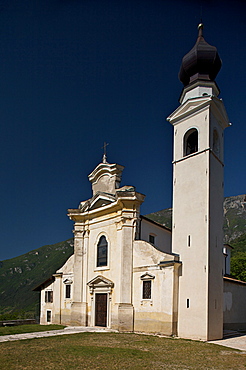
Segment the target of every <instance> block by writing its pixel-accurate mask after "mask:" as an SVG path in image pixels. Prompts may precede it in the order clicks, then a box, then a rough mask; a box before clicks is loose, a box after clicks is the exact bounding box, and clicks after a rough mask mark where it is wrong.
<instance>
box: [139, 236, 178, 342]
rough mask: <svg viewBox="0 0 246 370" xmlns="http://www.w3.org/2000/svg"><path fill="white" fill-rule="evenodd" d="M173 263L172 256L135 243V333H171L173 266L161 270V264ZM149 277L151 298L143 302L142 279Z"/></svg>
mask: <svg viewBox="0 0 246 370" xmlns="http://www.w3.org/2000/svg"><path fill="white" fill-rule="evenodd" d="M168 260H169V261H171V260H173V256H172V255H168V254H166V253H163V252H160V251H158V250H157V249H155V248H154V247H153V246H152V245H151V244H149V243H147V242H145V241H140V240H137V241H134V248H133V266H134V270H133V271H134V272H133V305H134V310H135V315H134V330H135V331H144V332H161V333H165V334H167V335H171V334H172V330H173V326H172V321H173V289H174V266H169V267H165V268H160V267H159V266H158V264H159V262H160V261H168ZM145 273H148V274H150V275H151V276H152V277H153V279H151V282H152V283H151V284H152V294H151V299H143V298H142V291H143V281H142V279H141V276H143V275H144V274H145Z"/></svg>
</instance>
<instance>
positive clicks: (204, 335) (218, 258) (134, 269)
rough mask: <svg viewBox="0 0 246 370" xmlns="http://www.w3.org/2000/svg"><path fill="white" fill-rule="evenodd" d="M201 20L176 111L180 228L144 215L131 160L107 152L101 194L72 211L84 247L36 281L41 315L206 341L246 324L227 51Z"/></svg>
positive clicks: (97, 181) (99, 171)
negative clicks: (130, 179)
mask: <svg viewBox="0 0 246 370" xmlns="http://www.w3.org/2000/svg"><path fill="white" fill-rule="evenodd" d="M198 29H199V34H198V38H197V41H196V43H195V45H194V47H193V48H192V49H191V50H190V52H189V53H188V54H186V55H185V56H184V58H183V60H182V64H181V68H180V72H179V79H180V81H181V82H182V83H183V85H184V88H183V91H182V93H181V97H180V106H179V107H178V108H177V109H176V110H175V111H174V112H173V113H172V114H171V115H170V116H169V117H168V118H167V120H168V121H169V122H170V123H171V124H172V125H173V128H174V158H173V225H172V230H170V229H168V228H166V227H165V226H163V225H161V224H158V223H156V222H154V221H151V220H150V219H148V218H146V217H144V216H141V214H140V206H141V204H142V203H143V202H144V198H145V196H144V195H143V194H141V193H139V192H137V191H136V189H135V188H134V186H121V185H120V182H121V175H122V171H123V169H124V167H123V166H121V165H119V164H115V163H114V164H110V163H108V162H107V158H106V155H104V157H103V160H102V163H99V164H98V166H97V167H96V168H95V169H94V170H93V171H92V173H91V174H90V175H89V181H90V182H91V184H92V193H93V195H92V198H90V199H88V200H86V201H83V202H80V204H79V206H78V208H77V209H69V210H68V216H69V218H70V219H71V220H73V221H74V254H73V255H72V256H71V257H70V258H69V259H68V260H67V262H66V263H65V264H64V266H62V267H61V268H60V269H59V270H58V271H57V272H56V273H55V274H54V275H53V276H52V278H51V279H49V280H48V281H46V282H44V283H43V284H41V285H40V286H39V287H38V288H36V290H41V314H40V323H41V324H48V323H56V324H64V325H82V326H103V327H109V328H112V329H116V330H119V331H136V332H137V331H138V332H158V333H164V334H167V335H178V336H180V337H184V338H191V339H202V340H213V339H219V338H222V336H223V322H224V325H225V324H227V325H229V326H230V324H231V326H233V325H234V328H236V326H237V324H238V325H245V327H246V322H245V317H246V313H245V309H244V312H241V313H238V312H237V302H236V301H235V298H234V297H236V296H238V297H240V299H242V297H244V298H243V299H244V307H246V302H245V296H246V294H245V293H246V284H245V285H244V284H243V283H242V282H241V283H240V282H237V281H233V279H230V278H226V277H225V276H224V277H223V275H225V273H226V271H225V255H226V256H228V253H229V252H230V247H229V246H225V247H223V199H224V195H223V186H224V182H223V181H224V180H223V167H224V164H223V131H224V129H225V128H226V127H228V126H229V120H228V117H227V114H226V110H225V107H224V104H223V102H222V100H221V99H220V98H218V95H219V89H218V86H217V84H216V82H215V78H216V75H217V73H218V72H219V70H220V68H221V60H220V57H219V55H218V52H217V49H216V48H215V47H214V46H211V45H209V44H208V43H207V42H206V41H205V40H204V37H203V25H202V24H200V25H199V26H198ZM223 251H224V254H223ZM227 264H228V259H227ZM227 272H228V271H227ZM230 284H231V285H230ZM233 284H234V285H233ZM235 284H236V285H235ZM240 284H241V285H240ZM240 289H241V290H240ZM235 291H236V293H235ZM223 292H224V295H225V297H226V299H227V301H226V302H227V303H226V310H227V311H228V310H229V311H230V312H231V313H230V312H229V311H228V312H225V307H224V314H223V304H224V305H225V301H223ZM228 299H229V301H230V302H229V303H230V304H229V306H230V307H229V306H228ZM223 317H224V320H223ZM225 317H226V320H225ZM243 317H244V319H243ZM225 321H226V322H225ZM243 321H244V322H243ZM229 326H228V327H229Z"/></svg>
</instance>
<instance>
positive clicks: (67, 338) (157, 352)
mask: <svg viewBox="0 0 246 370" xmlns="http://www.w3.org/2000/svg"><path fill="white" fill-rule="evenodd" d="M0 368H1V369H8V370H10V369H30V370H33V369H59V370H70V369H107V370H111V369H120V370H123V369H133V370H135V369H139V370H140V369H141V370H142V369H148V370H150V369H155V370H158V369H178V370H186V369H196V370H200V369H216V370H217V369H223V370H229V369H237V370H239V369H244V370H245V369H246V354H245V353H243V352H240V351H236V350H233V349H230V348H226V347H222V346H217V345H214V344H208V343H203V342H198V341H189V340H182V339H174V338H160V337H157V336H148V335H138V334H118V333H79V334H71V335H63V336H56V337H50V338H39V339H28V340H21V341H14V342H4V343H0Z"/></svg>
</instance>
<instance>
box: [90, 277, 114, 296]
mask: <svg viewBox="0 0 246 370" xmlns="http://www.w3.org/2000/svg"><path fill="white" fill-rule="evenodd" d="M87 285H88V287H89V289H90V293H91V294H92V293H93V291H94V290H98V291H100V290H101V291H107V292H109V293H111V290H112V288H113V287H114V283H113V282H112V281H111V280H109V279H107V278H105V277H104V276H102V275H97V276H96V277H94V278H93V279H92V280H91V281H89V282H88V283H87Z"/></svg>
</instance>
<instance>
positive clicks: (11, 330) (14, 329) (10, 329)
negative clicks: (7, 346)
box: [0, 324, 65, 335]
mask: <svg viewBox="0 0 246 370" xmlns="http://www.w3.org/2000/svg"><path fill="white" fill-rule="evenodd" d="M63 328H65V326H63V325H38V324H36V325H35V324H34V325H19V326H6V327H3V326H0V335H12V334H22V333H34V332H36V331H47V330H49V331H50V330H59V329H63Z"/></svg>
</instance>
